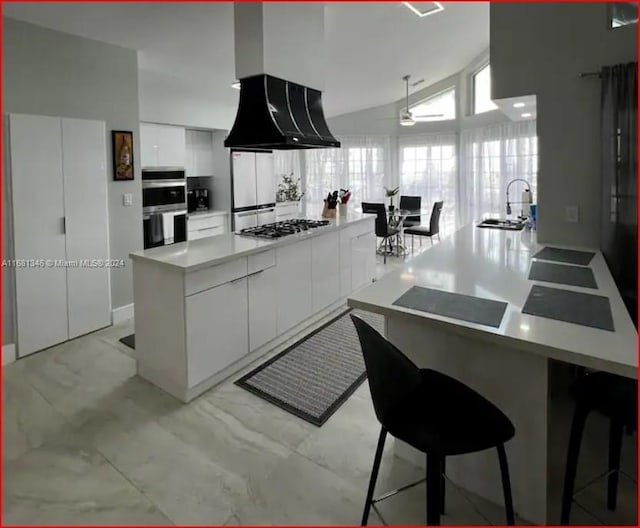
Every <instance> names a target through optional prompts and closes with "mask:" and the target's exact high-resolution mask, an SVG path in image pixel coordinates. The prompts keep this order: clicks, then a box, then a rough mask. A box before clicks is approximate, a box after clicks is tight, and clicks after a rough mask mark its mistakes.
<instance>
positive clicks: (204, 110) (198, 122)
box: [137, 65, 240, 130]
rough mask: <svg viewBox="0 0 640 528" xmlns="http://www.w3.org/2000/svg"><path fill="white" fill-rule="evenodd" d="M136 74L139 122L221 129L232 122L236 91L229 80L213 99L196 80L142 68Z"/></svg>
mask: <svg viewBox="0 0 640 528" xmlns="http://www.w3.org/2000/svg"><path fill="white" fill-rule="evenodd" d="M204 67H206V65H205V66H204ZM137 75H138V80H139V105H140V121H146V122H149V123H164V124H167V125H181V126H186V127H194V128H208V129H221V130H229V129H230V128H231V126H232V125H233V121H234V119H235V117H236V110H237V108H238V94H239V93H240V92H239V91H238V90H234V89H233V88H231V82H232V80H229V90H228V93H227V94H226V95H225V98H217V99H215V100H214V98H213V97H212V93H214V92H213V90H212V89H210V88H209V87H208V86H206V85H203V84H200V83H198V82H192V83H188V82H185V81H184V79H180V78H177V77H172V76H170V75H167V74H165V73H160V72H157V71H150V70H142V69H141V70H139V71H138V72H137Z"/></svg>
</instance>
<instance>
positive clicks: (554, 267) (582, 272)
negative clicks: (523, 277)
mask: <svg viewBox="0 0 640 528" xmlns="http://www.w3.org/2000/svg"><path fill="white" fill-rule="evenodd" d="M529 280H534V281H542V282H555V283H557V284H569V285H570V286H581V287H583V288H597V287H598V285H597V284H596V278H595V277H594V276H593V271H591V268H585V267H583V266H568V265H566V264H553V263H551V262H539V261H533V262H531V269H530V270H529Z"/></svg>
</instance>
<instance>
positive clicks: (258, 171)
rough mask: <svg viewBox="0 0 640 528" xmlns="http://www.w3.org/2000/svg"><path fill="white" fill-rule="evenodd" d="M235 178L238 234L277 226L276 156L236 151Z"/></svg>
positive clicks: (234, 203)
mask: <svg viewBox="0 0 640 528" xmlns="http://www.w3.org/2000/svg"><path fill="white" fill-rule="evenodd" d="M231 176H232V178H231V182H232V183H231V186H232V191H231V194H232V198H233V225H234V230H235V231H241V230H242V229H245V228H248V227H255V226H258V225H263V224H270V223H272V222H275V220H276V181H275V174H274V169H273V153H272V152H264V151H261V152H252V151H232V152H231Z"/></svg>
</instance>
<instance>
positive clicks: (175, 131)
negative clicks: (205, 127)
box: [156, 125, 186, 167]
mask: <svg viewBox="0 0 640 528" xmlns="http://www.w3.org/2000/svg"><path fill="white" fill-rule="evenodd" d="M156 127H157V136H158V145H159V149H158V150H159V153H158V165H159V166H160V167H184V166H185V163H186V140H185V132H184V128H182V127H177V126H168V125H156Z"/></svg>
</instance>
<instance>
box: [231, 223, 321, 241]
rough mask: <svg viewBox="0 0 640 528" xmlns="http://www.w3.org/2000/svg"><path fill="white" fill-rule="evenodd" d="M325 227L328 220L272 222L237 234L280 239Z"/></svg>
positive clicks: (248, 228) (242, 230)
mask: <svg viewBox="0 0 640 528" xmlns="http://www.w3.org/2000/svg"><path fill="white" fill-rule="evenodd" d="M326 225H329V221H328V220H306V219H292V220H283V221H281V222H274V223H272V224H263V225H261V226H255V227H247V228H245V229H241V230H240V233H239V234H240V235H244V236H252V237H259V238H280V237H283V236H287V235H295V234H296V233H300V232H302V231H308V230H309V229H315V228H316V227H323V226H326Z"/></svg>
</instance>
